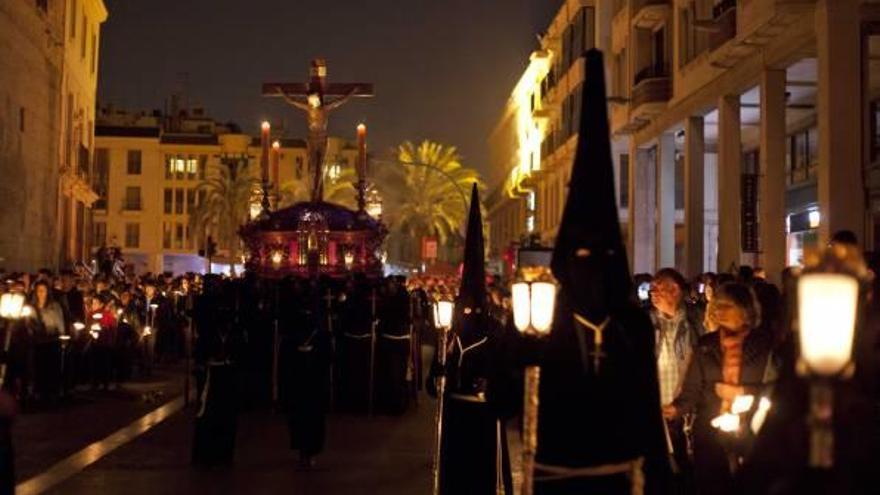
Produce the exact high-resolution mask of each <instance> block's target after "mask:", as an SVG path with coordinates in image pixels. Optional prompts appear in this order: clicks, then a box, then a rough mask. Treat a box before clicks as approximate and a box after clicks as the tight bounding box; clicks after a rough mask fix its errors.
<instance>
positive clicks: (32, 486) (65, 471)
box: [15, 397, 184, 495]
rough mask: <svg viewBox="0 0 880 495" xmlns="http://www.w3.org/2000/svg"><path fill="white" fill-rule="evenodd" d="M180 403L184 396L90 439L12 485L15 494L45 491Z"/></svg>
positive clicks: (144, 429) (177, 408) (146, 428)
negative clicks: (77, 450)
mask: <svg viewBox="0 0 880 495" xmlns="http://www.w3.org/2000/svg"><path fill="white" fill-rule="evenodd" d="M183 405H184V401H183V397H178V398H177V399H174V400H172V401H170V402H167V403H165V404H164V405H162V406H159V407H158V408H156V409H154V410H153V411H151V412H149V413H147V414H145V415H144V416H142V417H140V418H139V419H136V420H134V422H132V423H131V424H129V425H128V426H123V427H122V428H120V429H118V430H116V431H115V432H114V433H111V434H110V435H108V436H107V437H105V438H103V439H101V440H98V441H97V442H94V443H91V444H89V445H88V446H87V447H85V448H84V449H82V450H80V451H79V452H76V453H75V454H72V455H70V456H69V457H67V458H66V459H64V460H61V461H59V462H58V463H56V464H55V465H53V466H52V467H50V468H49V469H47V470H45V471H43V472H42V473H40V474H38V475H36V476H34V477H33V478H31V479H29V480H26V481H23V482H21V483H19V484H18V485H17V486H16V487H15V493H16V495H37V494H40V493H43V492H46V491H48V490H49V489H50V488H52V487H54V486H55V485H58V484H60V483H62V482H63V481H65V480H67V479H68V478H70V477H72V476H74V475H76V474H77V473H79V472H80V471H82V470H84V469H85V468H87V467H89V466H90V465H92V464H94V463H96V462H98V461H99V460H100V459H101V458H103V457H104V456H106V455H107V454H109V453H110V452H113V451H114V450H116V449H117V448H119V447H121V446H123V445H125V444H126V443H128V442H130V441H132V440H134V439H135V438H137V437H138V436H140V435H143V434H144V433H146V432H147V431H149V430H150V429H151V428H153V427H154V426H156V425H158V424H159V423H161V422H162V421H164V420H165V419H167V418H168V417H169V416H171V415H172V414H174V413H176V412H178V411H180V410H181V409H183Z"/></svg>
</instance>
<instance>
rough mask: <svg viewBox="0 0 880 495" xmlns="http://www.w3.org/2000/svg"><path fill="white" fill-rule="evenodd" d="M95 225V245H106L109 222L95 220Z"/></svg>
mask: <svg viewBox="0 0 880 495" xmlns="http://www.w3.org/2000/svg"><path fill="white" fill-rule="evenodd" d="M92 225H94V230H95V236H94V241H95V242H94V245H95V246H106V245H107V222H95V223H93V224H92Z"/></svg>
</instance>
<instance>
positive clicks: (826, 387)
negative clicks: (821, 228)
mask: <svg viewBox="0 0 880 495" xmlns="http://www.w3.org/2000/svg"><path fill="white" fill-rule="evenodd" d="M864 280H866V276H865V267H864V261H863V259H862V258H861V256H860V255H859V254H858V253H857V251H856V250H855V248H852V247H848V246H843V245H834V246H831V247H829V248H827V249H826V250H825V252H824V253H823V254H822V256H821V258H819V259H817V260H814V266H811V267H808V268H806V269H805V270H804V272H803V274H802V275H801V276H800V277H799V278H798V282H797V294H798V299H797V300H798V328H799V331H800V359H799V361H798V372H799V374H800V375H802V376H805V377H806V378H807V379H808V380H809V382H810V409H809V419H808V424H809V425H810V457H809V460H810V467H813V468H822V469H829V468H832V467H833V466H834V432H833V409H834V390H833V388H834V385H835V384H836V383H837V382H839V381H842V380H847V379H849V378H850V377H852V374H853V372H854V371H855V363H854V362H853V357H852V350H853V340H854V337H855V332H856V325H857V323H858V319H859V318H858V310H859V304H860V299H861V296H860V289H861V284H862V282H863V281H864Z"/></svg>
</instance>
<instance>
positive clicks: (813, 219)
mask: <svg viewBox="0 0 880 495" xmlns="http://www.w3.org/2000/svg"><path fill="white" fill-rule="evenodd" d="M807 216H808V217H809V219H810V228H811V229H818V228H819V223H820V222H821V220H822V215H821V214H820V213H819V210H813V211H811V212H810V213H808V214H807Z"/></svg>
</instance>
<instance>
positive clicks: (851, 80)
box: [815, 0, 865, 245]
mask: <svg viewBox="0 0 880 495" xmlns="http://www.w3.org/2000/svg"><path fill="white" fill-rule="evenodd" d="M815 19H816V52H817V55H818V67H819V70H818V76H819V80H818V84H817V86H816V90H817V95H816V96H817V98H816V99H817V113H818V127H819V170H818V181H817V182H818V193H819V208H820V211H821V215H822V216H821V221H820V224H819V243H820V245H824V243H825V242H827V241H828V239H829V237H830V236H831V235H833V234H834V232H836V231H838V230H842V229H846V230H851V231H853V232H855V234H856V235H857V236H858V238H859V242H860V243H864V242H865V238H864V237H865V199H864V187H865V185H864V180H863V177H862V141H861V140H862V136H863V132H864V131H863V127H862V112H863V111H864V110H863V108H862V107H863V105H862V100H863V96H862V79H861V78H862V76H861V71H862V65H863V64H862V55H861V54H862V40H861V28H860V21H859V2H854V1H840V0H819V1H817V2H816V17H815ZM863 245H864V244H863Z"/></svg>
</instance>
